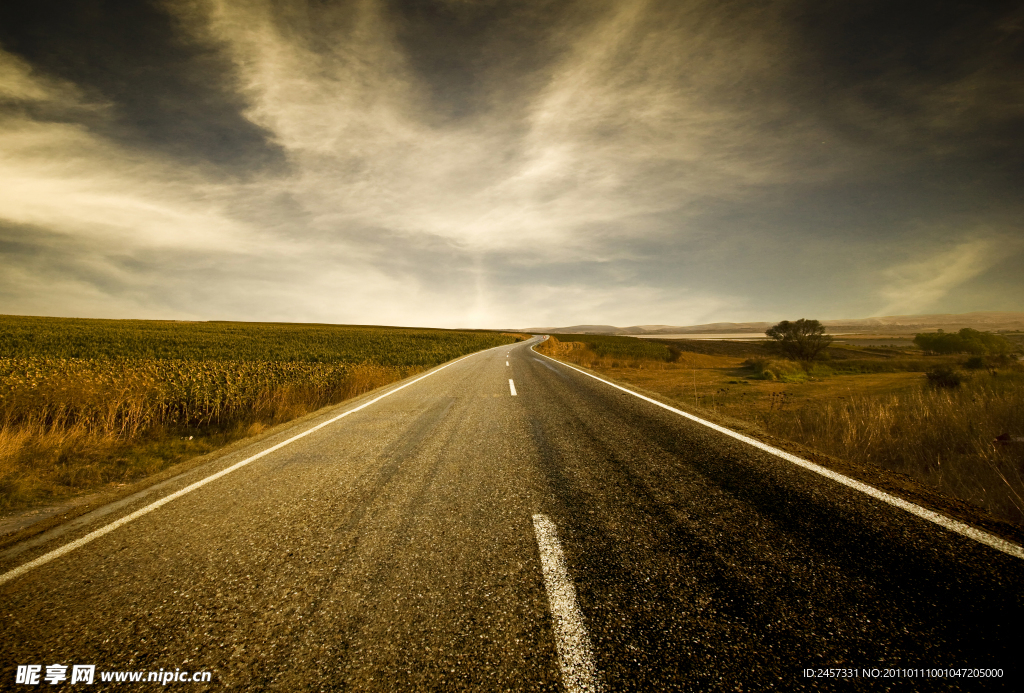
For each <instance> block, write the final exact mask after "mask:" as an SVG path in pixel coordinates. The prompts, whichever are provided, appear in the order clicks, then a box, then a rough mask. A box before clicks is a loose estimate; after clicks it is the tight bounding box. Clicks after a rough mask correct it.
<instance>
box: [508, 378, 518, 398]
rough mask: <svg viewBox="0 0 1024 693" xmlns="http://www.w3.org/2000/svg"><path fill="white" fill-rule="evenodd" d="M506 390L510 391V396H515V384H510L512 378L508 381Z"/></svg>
mask: <svg viewBox="0 0 1024 693" xmlns="http://www.w3.org/2000/svg"><path fill="white" fill-rule="evenodd" d="M508 389H509V390H511V391H512V396H513V397H515V396H516V384H515V383H514V382H512V378H509V379H508Z"/></svg>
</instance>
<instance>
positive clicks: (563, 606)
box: [533, 515, 599, 693]
mask: <svg viewBox="0 0 1024 693" xmlns="http://www.w3.org/2000/svg"><path fill="white" fill-rule="evenodd" d="M533 531H534V533H535V534H536V535H537V546H538V547H539V548H540V565H541V568H542V569H543V571H544V587H545V589H546V590H547V593H548V605H549V607H550V608H551V617H552V620H553V621H554V626H555V648H556V649H557V650H558V667H559V668H560V669H561V670H562V684H563V685H564V686H565V690H567V691H569V693H577V692H579V693H584V692H587V693H594V692H595V691H597V690H598V689H599V686H598V682H597V669H596V668H595V667H594V654H593V651H592V650H591V648H590V638H589V637H588V636H587V628H586V626H585V625H583V614H582V613H581V612H580V606H579V604H578V603H577V602H576V588H575V587H573V584H572V579H571V578H570V577H569V571H568V570H566V567H565V557H564V556H563V555H562V546H561V545H560V544H559V543H558V531H557V529H556V528H555V523H554V522H552V521H551V520H550V519H548V517H547V516H545V515H534V516H533Z"/></svg>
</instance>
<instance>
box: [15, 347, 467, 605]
mask: <svg viewBox="0 0 1024 693" xmlns="http://www.w3.org/2000/svg"><path fill="white" fill-rule="evenodd" d="M485 351H486V350H485ZM476 353H477V354H479V353H482V352H479V351H478V352H476ZM474 355H475V354H467V355H466V356H463V357H462V358H460V359H456V360H455V361H452V362H451V363H446V364H445V365H443V366H441V367H440V368H437V369H435V370H432V371H430V372H429V373H426V374H425V375H421V376H420V377H418V378H416V379H415V380H410V381H409V382H407V383H406V384H405V385H400V386H398V387H396V388H395V389H394V390H391V391H389V392H385V393H384V394H383V395H380V396H378V397H375V398H373V399H371V400H370V401H369V402H366V403H364V404H360V405H359V406H358V407H356V408H355V409H349V410H348V411H346V412H345V413H343V414H339V415H337V416H335V417H334V418H333V419H329V420H327V421H324V422H323V423H320V424H317V425H316V426H314V427H313V428H310V429H309V430H306V431H303V432H302V433H299V434H298V435H295V436H292V437H291V438H289V439H288V440H286V441H284V442H281V443H278V444H277V445H274V446H272V447H269V448H267V449H266V450H264V451H263V452H258V453H256V454H255V455H253V456H252V457H249V458H246V459H244V460H242V461H241V462H238V463H236V464H233V465H231V466H230V467H228V468H227V469H222V470H221V471H219V472H217V473H216V474H211V475H210V476H208V477H206V478H205V479H201V480H199V481H197V482H195V483H194V484H190V485H188V486H186V487H185V488H183V489H181V490H179V491H175V492H174V493H172V494H170V495H169V496H164V497H163V498H161V499H160V500H158V501H156V502H155V503H150V504H149V505H147V506H146V507H144V508H140V509H139V510H136V511H135V512H133V513H131V514H130V515H125V516H124V517H122V518H121V519H119V520H116V521H115V522H111V523H110V524H109V525H106V526H104V527H100V528H99V529H97V530H96V531H94V532H90V533H89V534H86V535H85V536H84V537H81V538H80V539H76V540H75V541H73V542H71V543H70V544H65V545H64V546H61V547H60V548H58V549H54V550H53V551H50V552H49V553H44V554H43V555H42V556H40V557H39V558H36V559H35V560H32V561H29V562H28V563H25V564H23V565H20V566H18V567H17V568H13V569H11V570H9V571H7V572H6V573H4V574H3V575H0V585H2V584H4V583H5V582H8V581H10V580H13V579H14V578H16V577H18V576H19V575H23V574H25V573H27V572H28V571H30V570H32V569H33V568H38V567H39V566H41V565H45V564H46V563H49V562H50V561H52V560H53V559H55V558H60V557H61V556H63V555H64V554H66V553H70V552H72V551H74V550H75V549H77V548H80V547H82V546H85V545H86V544H88V543H89V542H91V541H94V540H96V539H99V538H100V537H102V536H103V535H104V534H109V533H110V532H113V531H114V530H115V529H117V528H118V527H121V526H123V525H126V524H128V523H129V522H131V521H132V520H137V519H138V518H140V517H142V516H143V515H146V514H148V513H151V512H153V511H154V510H156V509H157V508H159V507H160V506H162V505H165V504H167V503H170V502H171V501H172V500H174V499H176V498H180V497H181V496H184V495H185V494H186V493H191V492H192V491H195V490H196V489H197V488H200V487H202V486H206V485H207V484H208V483H210V482H211V481H216V480H217V479H219V478H221V477H222V476H227V475H228V474H230V473H231V472H233V471H235V470H236V469H241V468H242V467H244V466H245V465H247V464H249V463H250V462H255V461H256V460H258V459H260V458H261V457H264V456H266V455H269V454H270V453H272V452H274V451H276V450H280V449H281V448H283V447H284V446H285V445H288V444H290V443H294V442H295V441H296V440H299V439H300V438H305V437H306V436H308V435H309V434H310V433H313V432H314V431H319V430H320V429H321V428H323V427H324V426H329V425H330V424H332V423H334V422H335V421H338V420H339V419H344V418H345V417H346V416H348V415H349V414H355V413H356V412H357V411H360V410H362V409H366V408H367V407H368V406H370V405H371V404H376V403H377V402H379V401H381V400H382V399H384V398H385V397H390V396H391V395H393V394H395V393H396V392H398V391H399V390H404V389H405V388H407V387H409V386H410V385H415V384H416V383H418V382H419V381H421V380H423V379H424V378H429V377H430V376H432V375H434V374H435V373H438V372H440V371H443V370H444V369H445V368H448V366H454V365H455V364H456V363H458V362H459V361H462V360H463V359H468V358H469V357H470V356H474Z"/></svg>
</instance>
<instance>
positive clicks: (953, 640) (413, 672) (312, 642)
mask: <svg viewBox="0 0 1024 693" xmlns="http://www.w3.org/2000/svg"><path fill="white" fill-rule="evenodd" d="M536 342H537V340H536V339H534V340H531V341H530V342H526V343H519V344H515V345H512V346H509V347H498V348H495V349H490V350H487V351H484V352H480V353H477V354H473V355H470V356H468V357H465V358H463V359H460V360H458V361H456V362H453V363H450V364H448V365H446V366H444V367H442V368H441V369H438V370H435V371H433V372H431V374H430V375H428V376H427V377H422V376H420V377H419V378H417V379H409V380H407V381H404V382H403V383H399V384H396V385H393V386H391V387H389V388H385V389H383V390H381V391H377V392H374V393H371V394H369V395H366V396H364V397H362V398H359V399H357V400H352V401H349V402H346V403H344V404H342V405H338V406H336V407H333V408H330V409H328V410H324V411H323V412H320V413H318V414H317V415H316V416H314V417H311V418H307V419H305V420H303V421H301V422H299V423H296V424H294V425H293V426H291V427H288V428H286V429H284V430H278V431H276V432H275V433H274V434H273V435H271V436H269V437H264V438H263V439H260V440H258V441H254V442H252V443H250V444H248V445H247V446H239V447H237V448H235V449H233V450H232V451H231V452H229V453H227V454H225V455H223V456H221V457H219V458H217V459H216V460H214V461H213V462H210V463H208V464H207V465H206V466H203V467H200V468H197V469H194V470H192V471H191V472H189V473H187V474H184V475H182V476H181V477H180V478H178V479H176V480H174V482H173V483H171V484H169V485H164V486H162V487H161V488H160V489H158V490H155V491H153V492H152V493H150V494H148V495H145V494H144V495H143V496H142V497H140V498H138V499H135V500H134V501H133V502H131V503H129V504H127V505H123V507H117V508H115V509H113V510H109V509H108V511H107V512H105V514H104V513H103V512H96V513H93V515H92V516H87V518H86V521H84V522H79V523H77V525H76V526H74V527H72V528H70V529H68V528H65V530H64V531H63V533H60V532H53V533H51V534H50V535H44V537H43V538H42V539H37V540H36V541H34V542H31V543H29V544H27V545H21V546H15V547H14V548H13V549H8V550H7V551H6V552H5V553H4V554H2V555H0V561H2V563H0V572H2V573H3V574H4V577H3V578H0V579H3V580H4V582H3V584H2V585H0V614H2V618H3V627H2V635H0V653H2V673H0V677H2V679H0V688H2V689H15V690H29V687H26V686H24V685H21V684H15V683H14V682H15V675H16V674H15V670H16V668H17V666H18V665H30V664H38V665H42V666H43V674H45V673H46V668H45V667H46V666H47V665H51V664H54V663H63V664H64V665H72V664H77V663H84V664H93V665H95V666H96V668H97V670H101V669H106V670H121V671H132V670H136V671H157V670H164V671H176V670H184V671H208V672H212V680H211V682H210V683H173V684H171V687H172V688H176V689H184V690H191V691H199V690H220V689H223V688H229V687H234V688H237V689H239V690H282V691H302V690H328V691H332V690H352V691H406V690H409V691H420V690H422V691H433V690H438V691H445V690H481V691H505V690H508V691H520V690H523V691H529V690H571V691H587V690H606V691H619V690H622V691H657V690H798V689H804V688H806V689H833V688H834V689H837V690H886V689H889V688H892V689H896V688H899V689H900V690H956V689H961V688H962V689H964V690H967V689H975V688H977V686H978V685H979V684H980V685H981V686H983V687H985V688H1012V687H1014V686H1015V685H1016V682H1017V677H1018V676H1019V672H1017V671H1016V670H1017V669H1018V668H1019V666H1018V665H1017V663H1018V662H1019V661H1020V660H1021V657H1020V653H1019V642H1020V641H1019V640H1017V638H1018V637H1020V635H1019V634H1020V632H1021V628H1022V627H1024V609H1022V601H1024V592H1022V586H1024V560H1021V559H1020V558H1018V557H1015V556H1012V555H1008V554H1007V553H1005V552H1003V551H999V550H996V549H994V548H991V547H989V546H986V545H983V544H981V543H979V542H977V541H975V540H973V539H970V538H967V537H965V536H962V535H960V534H958V533H955V532H952V531H949V530H947V529H944V528H943V527H940V526H938V525H936V524H934V523H932V522H928V521H926V520H924V519H921V518H919V517H916V516H914V515H913V514H911V513H908V512H906V511H904V510H902V509H899V508H896V507H893V506H892V505H890V504H888V503H885V502H882V501H880V500H878V499H877V498H872V497H870V496H868V495H866V494H864V493H862V492H860V491H858V490H856V489H853V488H849V487H847V486H844V485H842V484H839V483H836V482H835V481H834V480H831V479H828V478H825V477H823V476H821V475H820V474H816V473H814V472H812V471H808V470H807V469H803V468H801V467H799V466H797V465H795V464H793V463H791V462H789V461H786V460H785V459H780V458H779V457H778V456H776V455H772V454H769V452H765V451H763V450H760V449H758V448H756V447H753V446H751V445H748V444H747V443H745V442H743V441H739V440H736V439H734V438H730V437H728V436H726V435H724V434H722V433H720V432H718V431H715V430H712V429H710V428H708V427H707V426H703V425H701V424H700V423H697V422H694V421H691V420H688V419H686V418H683V417H682V416H679V415H678V414H676V413H674V412H672V411H667V410H665V409H664V408H660V407H657V406H655V405H653V404H652V403H650V402H648V401H645V400H643V399H640V398H637V397H635V396H633V395H630V394H629V393H626V392H623V391H622V390H620V389H616V388H614V387H611V386H609V385H608V384H606V383H603V382H600V381H599V380H596V379H594V378H591V377H588V376H587V375H585V374H583V373H580V372H578V371H576V370H574V369H572V368H570V367H568V366H565V365H563V364H560V363H557V362H554V361H552V360H550V359H547V358H546V357H543V356H540V355H538V354H536V353H535V352H533V351H532V350H531V348H530V347H531V346H532V345H534V344H535V343H536ZM389 393H390V394H389ZM381 395H385V396H383V397H381ZM346 412H349V413H348V414H347V415H346ZM339 417H340V418H339ZM325 422H328V423H326V425H323V426H321V427H320V428H317V429H316V430H312V431H311V432H309V433H308V434H307V435H304V436H302V437H300V438H297V439H294V440H293V438H294V437H295V436H296V435H298V434H301V433H303V432H306V431H310V429H313V428H314V427H316V426H317V425H319V424H323V423H325ZM286 441H291V442H288V443H287V444H285V445H281V446H280V447H277V448H276V449H272V450H270V451H269V452H266V451H267V450H268V449H270V448H273V447H274V446H275V445H278V444H279V443H284V442H286ZM263 452H266V454H263V455H262V456H259V457H257V458H256V459H252V458H253V457H254V456H256V455H259V454H260V453H263ZM241 462H245V464H239V463H241ZM227 470H230V471H229V472H228V473H225V474H222V475H221V476H219V477H217V478H214V479H209V477H210V476H212V475H214V474H216V473H218V472H222V471H227ZM204 479H205V480H208V481H207V482H206V483H202V482H203V481H204ZM197 482H198V484H197ZM193 484H197V485H196V486H194V487H192V488H190V486H191V485H193ZM181 491H185V492H184V493H182V492H181ZM174 493H178V495H176V496H175V497H173V498H170V499H169V500H167V502H165V503H163V504H162V505H159V507H155V508H151V507H150V506H151V505H152V504H153V503H154V502H158V501H160V500H161V499H162V498H163V499H167V498H168V496H170V495H171V494H174ZM139 511H144V512H139ZM132 513H136V514H135V515H132ZM119 520H124V521H122V522H121V523H120V524H119V525H116V526H113V527H111V523H115V522H117V521H119ZM91 533H95V534H91ZM83 538H84V540H82V541H79V543H78V544H74V545H71V544H72V542H75V541H76V540H80V539H83ZM69 545H71V546H70V547H69ZM62 547H63V548H62ZM54 551H57V552H58V553H57V555H52V552H54ZM46 556H49V557H48V558H46ZM40 557H44V558H43V560H41V561H37V563H36V564H31V563H30V562H31V561H33V560H36V559H39V558H40ZM26 564H29V569H26V570H22V571H20V572H15V573H14V574H12V573H11V571H12V570H14V571H16V570H17V569H18V568H19V566H25V565H26ZM826 667H828V668H833V669H840V668H850V669H856V670H857V672H858V674H860V672H861V671H862V670H871V669H876V670H878V672H879V676H880V677H881V676H884V674H883V672H884V671H885V670H886V669H889V670H892V669H904V670H905V669H910V670H917V671H918V672H921V671H922V670H927V669H938V668H942V669H944V670H949V669H957V668H964V669H996V668H998V669H1002V670H1003V672H1004V676H1003V678H989V679H985V680H971V679H966V678H941V679H940V678H929V677H921V676H919V677H916V678H901V679H900V680H899V681H889V682H887V681H886V680H885V679H884V678H870V677H868V678H865V677H862V676H858V677H857V678H845V679H843V680H833V679H818V678H809V677H807V676H805V672H806V671H807V670H820V669H822V668H826ZM69 671H70V670H69ZM69 683H70V679H69V680H68V681H67V682H65V683H64V685H69ZM42 686H45V688H46V689H48V690H56V689H57V687H56V686H50V685H47V684H46V683H45V682H44V683H43V684H42ZM105 686H106V687H110V688H115V689H116V690H131V689H133V688H139V689H140V690H141V688H142V687H143V686H145V684H142V685H140V684H130V683H126V684H105V683H103V682H100V681H98V680H97V681H96V682H95V683H94V684H93V685H92V686H81V687H82V688H84V689H86V690H100V689H103V688H104V687H105ZM78 687H79V686H78V684H76V685H75V687H73V688H72V690H77V689H78ZM151 687H152V684H149V685H148V686H146V688H147V689H149V688H151Z"/></svg>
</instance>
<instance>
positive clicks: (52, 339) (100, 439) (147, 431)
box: [0, 316, 518, 508]
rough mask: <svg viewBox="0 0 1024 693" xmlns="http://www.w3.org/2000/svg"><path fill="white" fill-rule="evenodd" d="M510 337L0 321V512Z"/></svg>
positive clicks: (203, 447) (152, 467)
mask: <svg viewBox="0 0 1024 693" xmlns="http://www.w3.org/2000/svg"><path fill="white" fill-rule="evenodd" d="M517 338H518V337H517V336H515V335H508V334H500V333H497V332H488V331H468V330H431V329H411V328H397V327H369V326H348V325H300V324H274V323H233V322H209V323H201V322H170V321H148V320H84V319H62V318H40V317H17V316H0V508H4V507H17V506H20V505H25V504H29V503H32V502H35V501H39V500H45V499H53V498H60V497H63V496H67V495H69V494H71V493H74V492H76V491H78V490H81V489H86V488H91V487H95V486H98V485H102V484H104V483H108V482H123V481H126V480H131V479H135V478H138V477H140V476H143V475H145V474H148V473H152V472H153V471H157V470H159V469H160V468H162V467H165V466H167V465H168V464H170V463H172V462H175V461H178V460H180V459H181V458H182V457H183V456H188V455H189V454H196V453H199V452H206V451H208V450H209V449H212V448H213V447H215V446H216V445H218V444H222V443H224V442H227V441H229V440H231V439H234V438H238V437H241V436H243V435H245V434H248V433H254V432H258V431H259V430H262V428H264V427H266V426H268V425H272V424H274V423H279V422H281V421H286V420H289V419H291V418H294V417H296V416H301V415H302V414H305V413H307V412H309V411H313V410H315V409H318V408H320V407H322V406H325V405H328V404H333V403H336V402H340V401H342V400H344V399H346V398H348V397H352V396H355V395H358V394H361V393H363V392H366V391H368V390H371V389H373V388H375V387H379V386H381V385H385V384H388V383H390V382H394V381H396V380H400V379H401V378H403V377H406V376H408V375H411V374H413V373H416V372H419V371H422V370H425V369H428V368H431V367H433V366H436V365H439V364H441V363H444V362H446V361H449V360H451V359H454V358H458V357H459V356H463V355H465V354H469V353H472V352H475V351H479V350H481V349H486V348H489V347H494V346H499V345H503V344H509V343H512V342H514V341H516V340H517ZM183 439H184V440H186V441H187V443H186V444H182V443H181V442H180V441H182V440H183Z"/></svg>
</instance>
